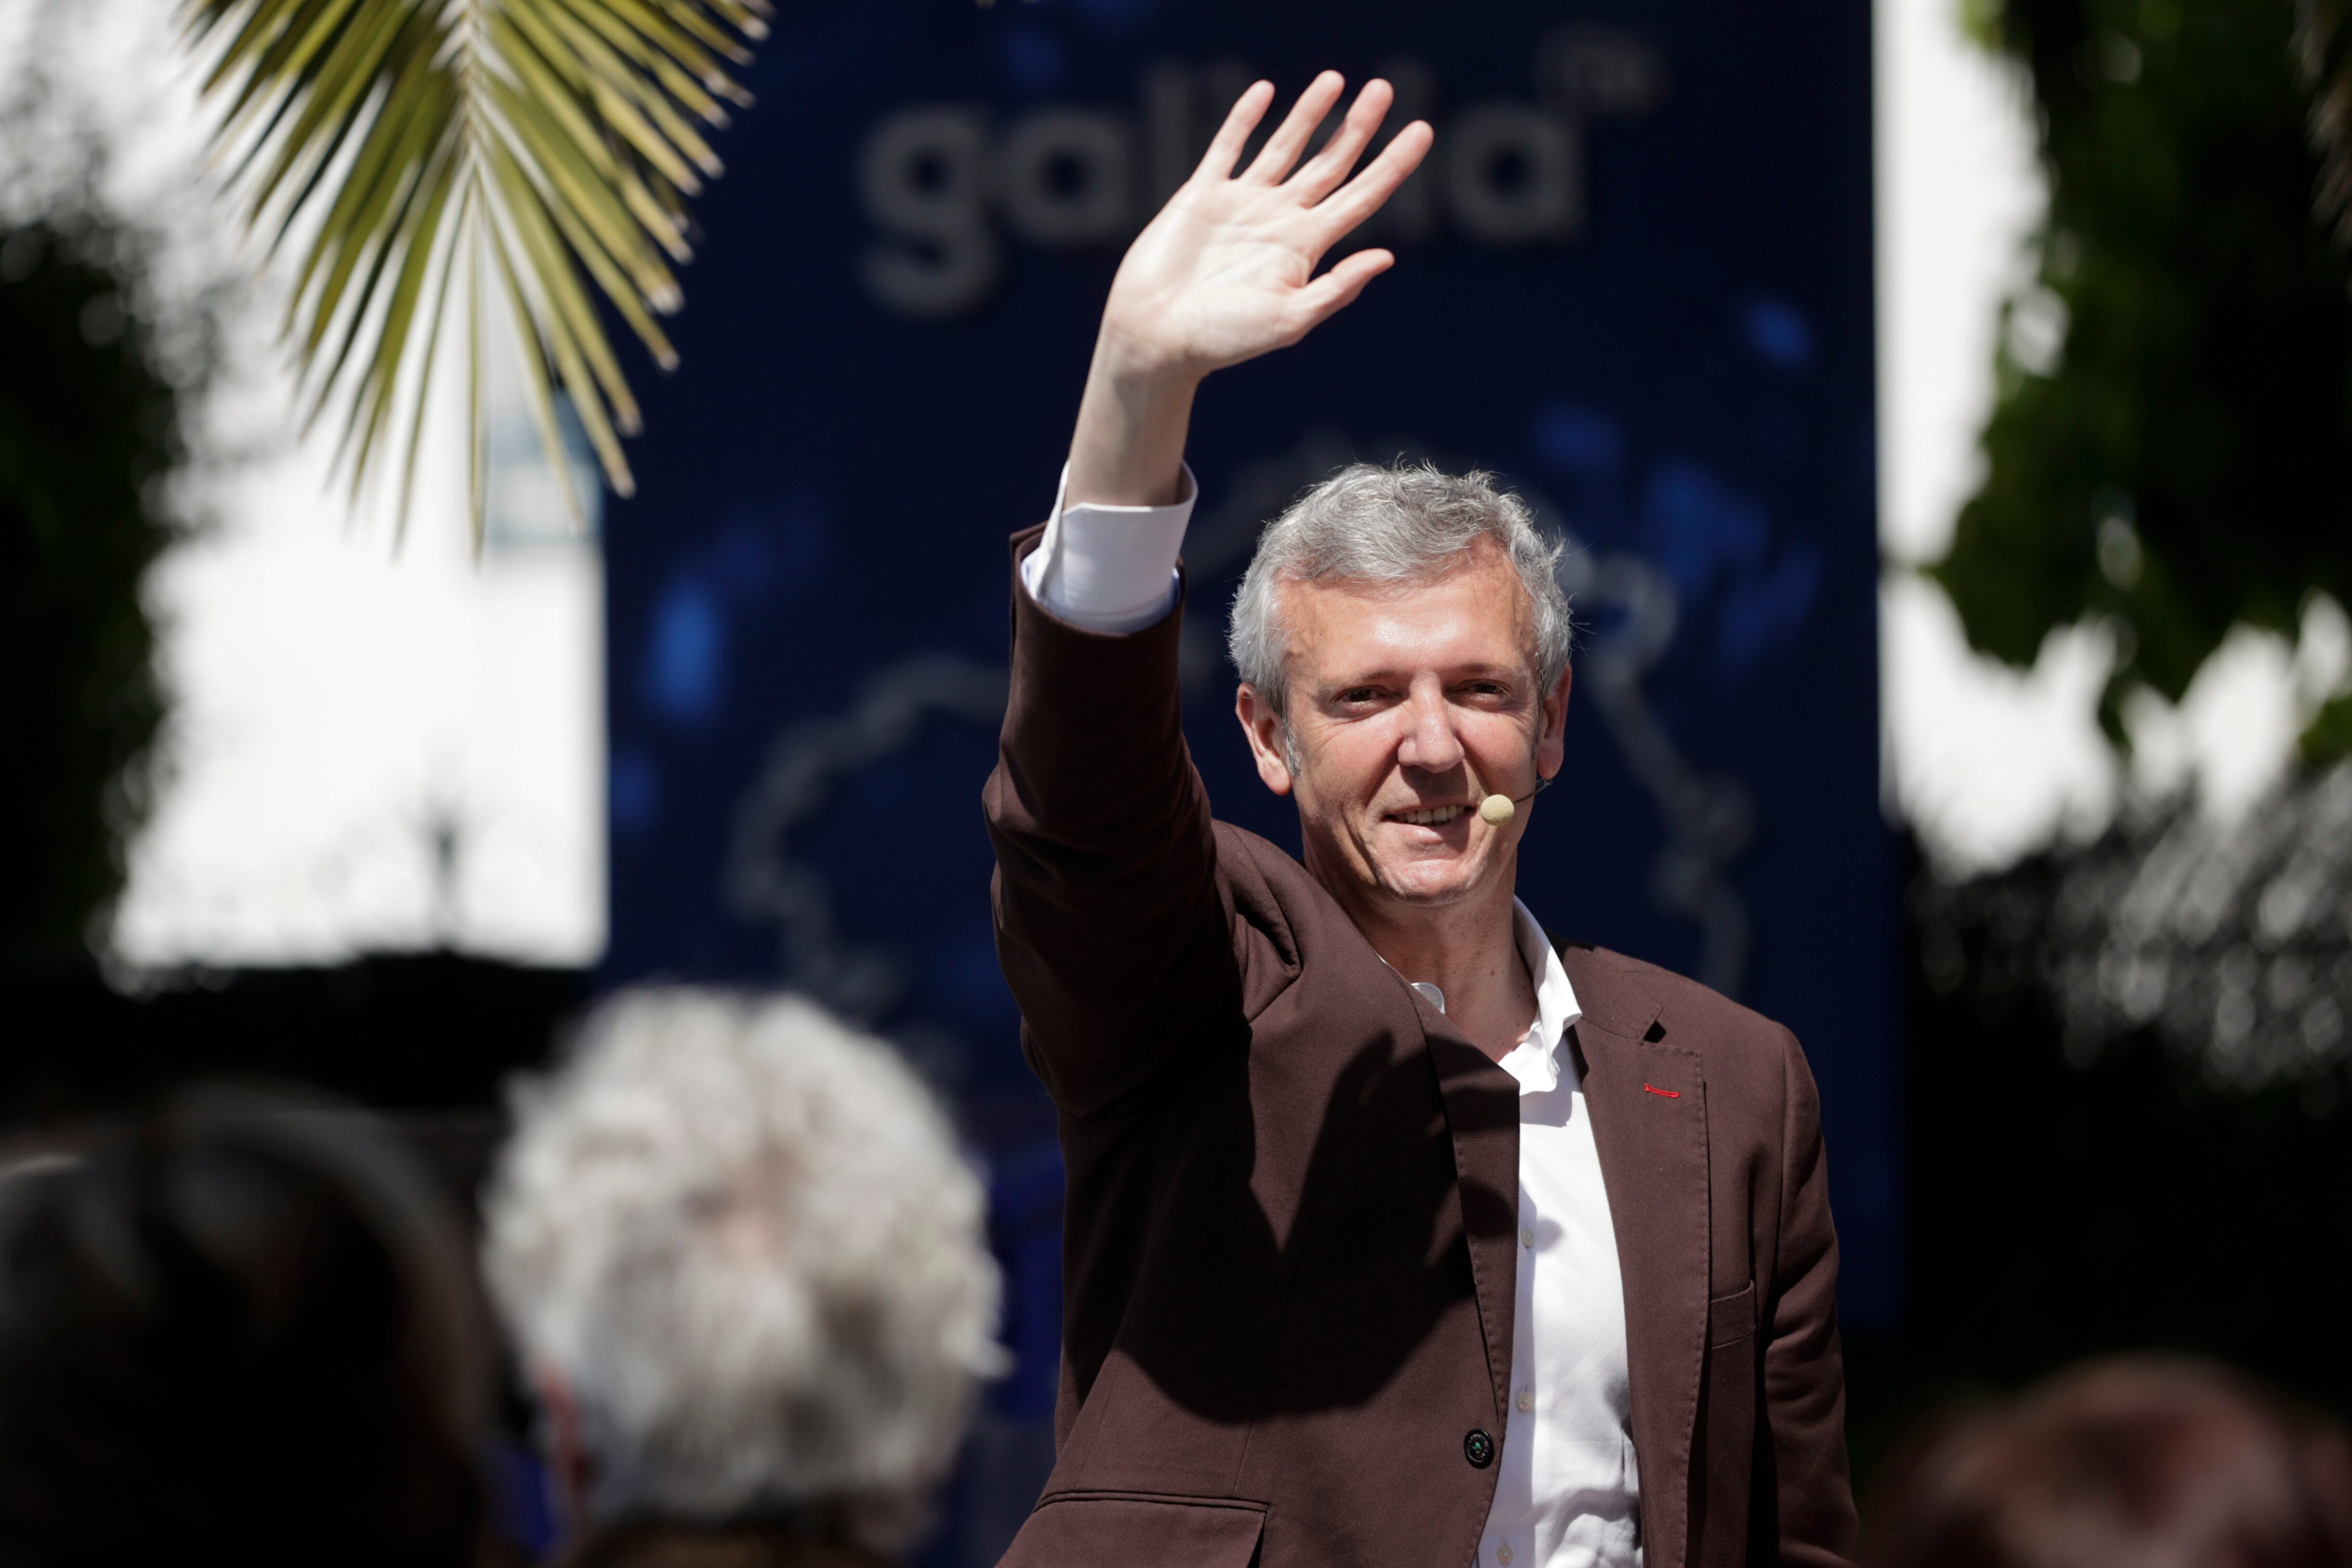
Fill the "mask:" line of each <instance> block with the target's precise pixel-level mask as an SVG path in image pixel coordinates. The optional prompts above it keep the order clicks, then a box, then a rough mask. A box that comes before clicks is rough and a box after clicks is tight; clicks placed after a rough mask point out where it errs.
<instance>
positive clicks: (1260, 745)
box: [1234, 681, 1295, 795]
mask: <svg viewBox="0 0 2352 1568" xmlns="http://www.w3.org/2000/svg"><path fill="white" fill-rule="evenodd" d="M1234 717H1235V718H1237V719H1239V720H1241V721H1242V733H1243V734H1244V735H1245V736H1247V737H1249V747H1250V757H1251V758H1252V759H1253V760H1255V762H1256V763H1257V776H1258V777H1259V778H1260V779H1264V780H1265V787H1266V788H1267V789H1271V790H1273V791H1274V792H1275V793H1276V794H1277V795H1287V794H1289V793H1290V789H1291V785H1292V784H1293V783H1294V782H1295V780H1294V779H1292V778H1291V776H1290V757H1289V754H1288V753H1287V752H1286V751H1285V750H1284V749H1283V745H1282V735H1283V719H1282V715H1280V714H1279V713H1276V711H1275V708H1274V705H1273V704H1272V703H1270V702H1267V701H1266V700H1265V698H1264V697H1262V696H1260V695H1258V690H1257V688H1256V687H1255V686H1254V685H1250V684H1249V683H1248V682H1247V681H1244V682H1243V683H1242V685H1241V689H1240V690H1239V691H1236V692H1235V693H1234Z"/></svg>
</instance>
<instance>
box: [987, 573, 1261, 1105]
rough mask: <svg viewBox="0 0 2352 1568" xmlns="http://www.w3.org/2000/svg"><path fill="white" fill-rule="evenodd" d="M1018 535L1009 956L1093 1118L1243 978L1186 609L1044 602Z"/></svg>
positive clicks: (1036, 1035)
mask: <svg viewBox="0 0 2352 1568" xmlns="http://www.w3.org/2000/svg"><path fill="white" fill-rule="evenodd" d="M1041 531H1042V530H1039V529H1034V528H1032V529H1026V530H1024V531H1023V532H1022V533H1020V534H1017V535H1015V536H1014V538H1013V678H1012V689H1011V694H1010V696H1009V699H1008V701H1007V703H1006V706H1005V713H1004V729H1003V736H1002V737H1001V738H1000V741H999V744H998V748H997V761H996V768H995V770H994V771H993V772H992V774H991V775H990V776H989V779H988V784H987V788H986V789H985V790H984V791H983V794H982V804H983V806H984V808H985V810H986V814H987V820H988V831H989V838H990V841H991V842H992V845H993V846H994V849H995V852H996V872H995V876H994V881H993V883H992V910H993V914H994V917H995V925H996V951H997V957H998V959H999V961H1000V962H1001V963H1002V965H1003V969H1004V977H1005V979H1006V981H1007V982H1008V983H1009V984H1010V985H1011V987H1012V988H1013V998H1014V999H1015V1000H1016V1001H1018V1002H1019V1003H1020V1005H1021V1014H1022V1019H1023V1026H1022V1049H1023V1051H1024V1054H1025V1055H1026V1056H1027V1057H1028V1060H1029V1065H1030V1067H1031V1068H1032V1070H1033V1071H1035V1072H1036V1074H1037V1076H1038V1077H1039V1078H1040V1079H1041V1080H1042V1081H1043V1082H1044V1083H1045V1088H1046V1091H1047V1092H1049V1093H1050V1094H1051V1095H1052V1096H1053V1098H1054V1101H1055V1104H1056V1105H1058V1106H1059V1107H1060V1108H1061V1109H1062V1110H1063V1111H1064V1112H1066V1113H1069V1114H1072V1115H1076V1116H1087V1115H1093V1114H1096V1113H1099V1112H1102V1111H1105V1110H1108V1109H1113V1108H1116V1107H1118V1106H1119V1105H1120V1104H1122V1103H1124V1102H1126V1101H1128V1100H1129V1099H1130V1098H1131V1097H1132V1096H1133V1095H1135V1094H1136V1093H1137V1092H1139V1090H1140V1089H1141V1088H1142V1086H1143V1085H1144V1084H1145V1082H1147V1081H1148V1080H1149V1079H1150V1077H1151V1076H1152V1075H1153V1074H1154V1073H1155V1072H1156V1071H1158V1070H1159V1069H1160V1067H1161V1066H1162V1065H1163V1064H1164V1063H1165V1062H1166V1061H1167V1060H1168V1058H1169V1056H1170V1053H1171V1051H1174V1050H1175V1049H1176V1048H1177V1047H1178V1045H1179V1043H1180V1042H1181V1041H1183V1040H1188V1039H1193V1038H1197V1036H1198V1031H1199V1030H1200V1029H1201V1028H1202V1024H1203V1022H1204V1021H1206V1020H1208V1019H1213V1017H1215V1016H1217V1015H1218V1014H1220V1013H1223V1014H1227V1015H1231V1016H1234V1017H1238V1007H1239V995H1240V982H1239V977H1238V973H1237V968H1236V965H1235V963H1234V956H1233V948H1232V943H1231V939H1230V936H1229V933H1228V927H1227V923H1226V920H1225V916H1224V906H1223V899H1222V897H1221V895H1220V893H1219V891H1218V885H1217V877H1216V849H1215V841H1214V838H1213V834H1212V831H1211V826H1210V817H1209V800H1208V794H1207V791H1206V789H1204V788H1203V787H1202V782H1201V777H1200V774H1199V772H1198V771H1197V770H1196V769H1195V768H1193V766H1192V755H1191V753H1190V752H1189V751H1188V750H1187V749H1186V748H1185V745H1184V735H1183V730H1182V727H1181V704H1180V700H1179V695H1178V689H1177V649H1178V640H1179V636H1180V634H1181V630H1182V624H1183V602H1184V601H1183V599H1182V597H1181V594H1180V596H1179V597H1178V600H1177V601H1176V604H1175V606H1174V608H1172V609H1171V611H1170V612H1169V613H1168V614H1167V615H1165V616H1163V617H1161V618H1160V620H1159V621H1157V622H1154V623H1153V624H1151V625H1150V626H1147V627H1145V628H1144V629H1142V630H1141V631H1139V632H1127V633H1117V632H1090V631H1087V630H1085V629H1083V628H1080V627H1077V626H1074V625H1072V624H1070V623H1069V622H1065V621H1062V620H1059V619H1057V618H1056V617H1055V616H1054V615H1052V614H1050V613H1049V612H1046V611H1045V610H1044V609H1043V608H1041V607H1040V606H1039V605H1038V604H1037V602H1036V601H1035V600H1034V598H1033V597H1032V596H1031V595H1030V594H1029V592H1028V591H1026V590H1025V589H1024V587H1023V586H1022V585H1021V582H1020V561H1021V559H1022V558H1023V557H1024V555H1025V554H1026V553H1027V551H1028V550H1029V549H1033V548H1034V546H1035V542H1036V539H1037V537H1038V535H1039V533H1040V532H1041Z"/></svg>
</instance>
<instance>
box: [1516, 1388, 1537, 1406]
mask: <svg viewBox="0 0 2352 1568" xmlns="http://www.w3.org/2000/svg"><path fill="white" fill-rule="evenodd" d="M1535 1407H1536V1391H1535V1390H1534V1389H1532V1388H1522V1389H1520V1390H1519V1408H1520V1409H1522V1410H1532V1409H1534V1408H1535Z"/></svg>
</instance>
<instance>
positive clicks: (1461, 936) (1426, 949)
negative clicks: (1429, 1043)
mask: <svg viewBox="0 0 2352 1568" xmlns="http://www.w3.org/2000/svg"><path fill="white" fill-rule="evenodd" d="M1327 885H1328V884H1327ZM1333 891H1334V893H1335V894H1337V893H1338V891H1339V890H1337V889H1334V890H1333ZM1351 892H1353V893H1354V894H1355V896H1352V897H1351V896H1348V895H1345V894H1341V895H1339V904H1340V906H1341V907H1342V908H1344V909H1346V910H1347V912H1348V914H1349V917H1350V918H1351V919H1353V920H1354V922H1355V924H1356V929H1358V930H1359V931H1361V932H1362V933H1363V934H1364V937H1365V940H1367V941H1369V942H1370V943H1371V945H1372V950H1373V951H1374V952H1376V953H1378V954H1379V955H1380V956H1381V957H1382V958H1384V959H1386V960H1387V961H1388V964H1389V967H1391V968H1392V969H1394V970H1395V971H1396V972H1397V973H1398V974H1400V975H1402V976H1403V977H1405V978H1406V979H1407V980H1421V981H1427V982H1428V983H1429V984H1431V985H1433V986H1435V987H1436V988H1438V990H1440V991H1441V992H1443V993H1444V997H1445V1017H1446V1020H1447V1021H1448V1022H1450V1023H1451V1024H1453V1025H1454V1028H1455V1029H1458V1030H1461V1031H1462V1032H1463V1033H1464V1034H1465V1035H1466V1036H1468V1037H1469V1040H1470V1042H1471V1043H1472V1044H1474V1045H1475V1046H1476V1047H1477V1048H1478V1049H1479V1050H1481V1051H1485V1052H1486V1054H1487V1056H1489V1057H1490V1058H1492V1059H1493V1060H1495V1061H1501V1060H1502V1059H1503V1058H1504V1057H1506V1056H1507V1055H1509V1054H1510V1053H1511V1051H1512V1048H1513V1047H1515V1046H1517V1044H1518V1043H1519V1041H1520V1040H1522V1039H1523V1038H1525V1037H1526V1035H1527V1032H1528V1029H1529V1028H1530V1027H1532V1026H1533V1024H1534V1023H1535V1021H1536V983H1535V977H1533V976H1532V975H1530V974H1528V966H1527V962H1526V960H1525V959H1524V958H1522V957H1521V956H1520V954H1519V942H1518V922H1517V911H1516V910H1515V908H1514V907H1513V904H1512V898H1511V883H1510V882H1509V881H1508V880H1506V879H1503V878H1497V879H1496V886H1495V887H1493V888H1491V889H1481V890H1480V891H1479V892H1478V893H1477V894H1474V895H1473V896H1471V897H1469V898H1466V899H1464V900H1463V901H1462V902H1460V903H1459V904H1445V905H1443V906H1440V907H1435V908H1432V907H1430V906H1428V905H1425V904H1407V903H1404V902H1402V900H1398V899H1391V898H1387V897H1383V896H1373V897H1366V896H1364V895H1363V894H1362V892H1361V890H1351Z"/></svg>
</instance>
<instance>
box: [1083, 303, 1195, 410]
mask: <svg viewBox="0 0 2352 1568" xmlns="http://www.w3.org/2000/svg"><path fill="white" fill-rule="evenodd" d="M1087 373H1088V376H1089V379H1091V380H1094V381H1096V382H1099V383H1101V384H1102V385H1103V386H1105V387H1106V388H1108V389H1109V390H1112V391H1115V392H1117V393H1118V397H1119V400H1120V401H1121V402H1129V403H1142V402H1153V401H1157V400H1159V399H1160V398H1166V397H1179V398H1190V397H1191V396H1192V392H1193V390H1194V389H1195V388H1197V387H1198V386H1199V385H1200V384H1201V382H1202V379H1203V378H1205V377H1206V376H1207V374H1208V371H1207V369H1206V368H1205V367H1196V366H1194V365H1192V363H1191V362H1190V361H1187V360H1186V359H1185V358H1184V357H1183V356H1181V355H1180V354H1176V353H1174V352H1171V350H1169V349H1168V348H1166V347H1165V346H1164V345H1162V344H1159V343H1155V342H1153V341H1151V340H1150V339H1149V338H1146V337H1142V336H1139V335H1138V334H1135V333H1132V332H1127V331H1123V330H1121V329H1119V328H1118V326H1117V325H1116V324H1115V323H1112V322H1109V321H1106V322H1104V323H1103V327H1102V331H1101V332H1100V333H1099V334H1098V335H1097V337H1096V339H1095V353H1094V361H1093V363H1092V364H1091V365H1089V366H1088V367H1087Z"/></svg>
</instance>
